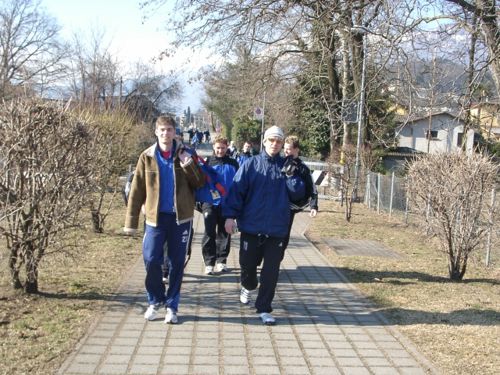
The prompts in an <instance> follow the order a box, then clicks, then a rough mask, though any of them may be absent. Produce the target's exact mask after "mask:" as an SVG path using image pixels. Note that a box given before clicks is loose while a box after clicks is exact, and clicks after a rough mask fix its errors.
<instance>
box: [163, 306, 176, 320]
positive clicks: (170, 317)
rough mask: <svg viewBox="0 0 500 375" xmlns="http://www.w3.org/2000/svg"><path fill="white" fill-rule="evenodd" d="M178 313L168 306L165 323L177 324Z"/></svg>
mask: <svg viewBox="0 0 500 375" xmlns="http://www.w3.org/2000/svg"><path fill="white" fill-rule="evenodd" d="M178 321H179V320H178V319H177V314H176V313H175V312H174V310H172V309H171V308H170V307H167V315H165V324H177V322H178Z"/></svg>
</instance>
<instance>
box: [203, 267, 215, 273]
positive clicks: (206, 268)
mask: <svg viewBox="0 0 500 375" xmlns="http://www.w3.org/2000/svg"><path fill="white" fill-rule="evenodd" d="M213 274H214V266H206V267H205V275H213Z"/></svg>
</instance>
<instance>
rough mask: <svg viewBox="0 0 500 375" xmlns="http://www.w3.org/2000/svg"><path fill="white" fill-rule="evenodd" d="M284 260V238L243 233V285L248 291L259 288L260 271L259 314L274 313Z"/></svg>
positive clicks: (256, 301)
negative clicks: (274, 302) (282, 261)
mask: <svg viewBox="0 0 500 375" xmlns="http://www.w3.org/2000/svg"><path fill="white" fill-rule="evenodd" d="M282 258H283V238H278V237H267V236H265V235H254V234H249V233H241V238H240V268H241V285H242V286H243V287H244V288H245V289H248V290H254V289H256V288H257V285H258V280H257V267H258V266H260V264H261V263H262V261H263V264H262V269H261V271H260V286H259V292H258V294H257V299H256V300H255V308H256V309H257V313H263V312H267V313H270V312H272V311H273V308H272V306H271V305H272V302H273V299H274V294H275V292H276V285H277V284H278V277H279V272H280V263H281V259H282Z"/></svg>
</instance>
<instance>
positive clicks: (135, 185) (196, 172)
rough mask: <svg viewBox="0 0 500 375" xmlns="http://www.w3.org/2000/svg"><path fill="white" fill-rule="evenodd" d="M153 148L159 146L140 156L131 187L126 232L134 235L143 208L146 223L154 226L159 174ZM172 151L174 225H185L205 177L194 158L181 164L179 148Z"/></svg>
mask: <svg viewBox="0 0 500 375" xmlns="http://www.w3.org/2000/svg"><path fill="white" fill-rule="evenodd" d="M175 144H176V143H174V147H175ZM156 147H158V146H157V144H154V145H152V146H151V147H149V148H147V149H146V150H145V151H143V152H142V153H141V155H140V156H139V160H138V162H137V167H136V168H135V174H134V179H133V180H132V185H131V187H130V195H129V200H128V205H127V215H126V217H125V227H124V232H125V233H135V231H136V230H137V228H138V226H139V220H140V218H141V216H142V213H141V208H142V206H143V205H144V214H145V216H146V223H147V224H148V225H151V226H156V224H157V221H158V207H159V204H160V201H159V192H160V175H159V170H158V163H157V161H156V158H155V151H156ZM173 152H174V155H176V156H175V159H174V171H175V172H174V186H175V197H174V205H175V213H176V218H177V223H184V222H187V221H189V220H191V219H192V218H193V216H194V205H195V198H194V190H195V189H197V188H200V187H202V186H203V185H204V183H205V177H204V175H203V173H202V171H201V169H200V167H199V166H198V165H197V164H196V163H195V162H194V161H193V159H189V160H188V161H187V162H186V163H185V164H182V163H181V162H180V160H179V157H178V147H176V149H175V150H173Z"/></svg>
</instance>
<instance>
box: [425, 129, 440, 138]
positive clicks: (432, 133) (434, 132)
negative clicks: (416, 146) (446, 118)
mask: <svg viewBox="0 0 500 375" xmlns="http://www.w3.org/2000/svg"><path fill="white" fill-rule="evenodd" d="M425 138H426V139H438V131H437V130H426V131H425Z"/></svg>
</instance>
